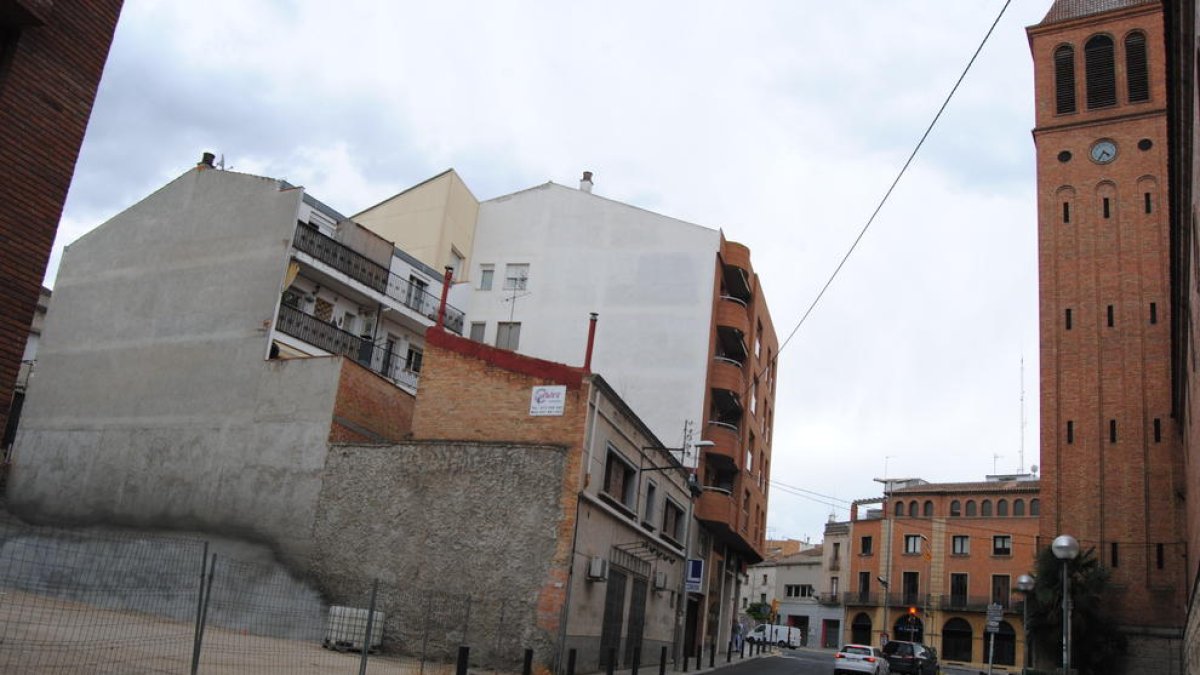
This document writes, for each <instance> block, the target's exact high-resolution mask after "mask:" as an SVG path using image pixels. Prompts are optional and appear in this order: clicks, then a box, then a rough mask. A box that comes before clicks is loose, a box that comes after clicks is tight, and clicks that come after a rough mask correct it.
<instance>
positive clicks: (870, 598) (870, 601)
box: [842, 591, 883, 607]
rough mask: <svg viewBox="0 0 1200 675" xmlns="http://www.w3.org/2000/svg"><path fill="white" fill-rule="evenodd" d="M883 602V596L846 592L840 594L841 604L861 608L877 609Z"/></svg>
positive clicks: (864, 592)
mask: <svg viewBox="0 0 1200 675" xmlns="http://www.w3.org/2000/svg"><path fill="white" fill-rule="evenodd" d="M881 602H883V594H881V593H868V592H866V591H846V592H845V593H842V603H843V604H846V605H857V606H861V607H879V606H880V603H881Z"/></svg>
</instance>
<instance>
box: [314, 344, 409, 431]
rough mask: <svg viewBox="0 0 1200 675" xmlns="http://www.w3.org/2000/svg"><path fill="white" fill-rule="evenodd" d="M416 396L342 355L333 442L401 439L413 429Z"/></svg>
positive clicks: (334, 408) (331, 429) (334, 412)
mask: <svg viewBox="0 0 1200 675" xmlns="http://www.w3.org/2000/svg"><path fill="white" fill-rule="evenodd" d="M415 403H416V399H415V398H414V397H413V395H412V394H410V393H408V392H406V391H404V390H403V389H400V388H399V387H397V386H396V385H394V384H392V383H391V382H388V381H387V380H385V379H384V378H382V377H380V376H379V375H376V374H375V373H373V372H371V371H370V370H368V369H366V368H364V367H362V366H360V365H359V364H357V363H355V362H354V361H352V360H350V359H346V358H343V359H342V370H341V376H340V377H339V378H338V389H337V398H336V399H335V400H334V403H333V423H332V424H331V425H330V428H329V441H330V442H331V443H399V442H400V441H403V440H404V439H406V438H408V437H409V436H410V432H411V431H412V419H413V408H414V405H415Z"/></svg>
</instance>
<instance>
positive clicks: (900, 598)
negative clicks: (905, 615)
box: [887, 593, 932, 607]
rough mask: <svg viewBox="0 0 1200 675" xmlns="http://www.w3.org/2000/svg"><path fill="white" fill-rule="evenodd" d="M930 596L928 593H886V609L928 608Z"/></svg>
mask: <svg viewBox="0 0 1200 675" xmlns="http://www.w3.org/2000/svg"><path fill="white" fill-rule="evenodd" d="M931 599H932V596H931V595H929V594H928V593H888V594H887V603H888V607H928V606H929V601H930V600H931Z"/></svg>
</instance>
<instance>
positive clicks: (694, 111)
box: [47, 0, 1051, 540]
mask: <svg viewBox="0 0 1200 675" xmlns="http://www.w3.org/2000/svg"><path fill="white" fill-rule="evenodd" d="M1003 4H1004V0H936V1H935V0H905V1H904V2H895V1H894V0H858V1H855V2H833V3H830V2H820V3H818V2H813V1H811V0H805V1H797V0H787V1H782V2H749V3H728V2H708V1H697V0H692V1H690V2H686V3H685V2H645V1H644V0H642V1H639V2H623V1H619V0H618V1H612V0H608V1H605V2H591V3H581V2H570V3H568V2H499V3H496V2H484V1H482V0H480V1H478V2H441V3H419V4H418V3H412V2H384V1H383V0H379V1H377V2H349V1H344V2H338V3H328V2H317V1H315V0H314V1H312V2H304V1H297V2H253V3H251V2H245V1H244V0H228V1H216V0H204V1H199V0H197V1H189V2H183V1H165V0H164V1H150V0H126V3H125V8H124V11H123V12H122V15H121V21H120V23H119V25H118V27H117V33H116V38H115V39H114V41H113V45H112V51H111V53H110V55H109V60H108V67H107V70H106V71H105V74H104V78H103V80H102V82H101V85H100V91H99V94H98V96H97V98H96V104H95V109H94V112H93V116H92V120H91V124H90V126H89V129H88V133H87V136H86V138H85V140H84V144H83V149H82V152H81V154H80V157H79V164H78V167H77V170H76V174H75V180H74V183H73V184H72V186H71V192H70V195H69V197H68V200H67V204H66V210H65V213H64V216H63V221H62V224H61V226H60V229H59V236H58V242H57V243H56V245H55V254H54V257H53V259H52V263H51V270H50V272H49V274H48V276H47V284H48V285H53V278H54V273H55V268H56V266H57V261H58V259H59V251H60V249H61V246H62V245H63V244H65V243H69V242H70V241H72V240H74V239H76V238H78V237H79V236H80V235H81V234H83V233H84V232H87V231H88V230H90V229H91V228H93V227H95V226H96V225H98V224H100V223H102V222H103V221H104V220H106V219H107V218H109V217H111V216H112V215H114V214H116V213H118V212H119V211H121V210H123V209H125V208H127V207H128V206H130V205H131V204H133V203H134V202H136V201H138V200H139V199H141V198H143V197H145V196H146V195H148V194H149V193H150V192H152V191H154V190H155V189H157V188H158V187H160V186H161V185H162V184H164V183H165V182H167V181H168V180H170V179H172V178H174V177H176V176H177V175H179V174H180V173H182V172H183V171H185V170H187V169H188V168H190V167H191V166H193V165H194V164H195V162H196V161H197V160H198V159H199V157H200V154H201V152H203V151H206V150H210V151H213V152H216V153H218V154H219V155H223V156H224V158H225V161H226V164H227V165H229V166H232V167H233V168H234V169H236V170H238V171H246V172H249V173H257V174H262V175H268V176H273V177H278V178H286V179H287V180H289V181H291V182H292V183H296V184H300V185H304V186H305V187H306V188H307V189H308V191H309V192H310V193H312V194H313V195H314V196H316V197H317V198H319V199H321V200H322V201H324V202H326V203H327V204H329V205H331V206H333V207H334V208H336V209H338V210H340V211H342V212H343V213H346V214H351V213H355V212H357V211H359V210H360V209H362V208H365V207H367V206H369V205H371V204H374V203H376V202H377V201H379V200H381V199H383V198H386V197H387V196H390V195H391V194H394V193H396V192H398V191H399V190H401V189H403V188H406V187H408V186H410V185H412V184H414V183H417V182H419V181H421V180H424V179H425V178H428V177H429V176H432V175H434V174H436V173H438V172H440V171H442V170H444V169H446V168H449V167H454V168H455V169H457V170H458V172H459V173H460V174H461V175H462V177H463V179H464V180H465V181H466V182H467V184H468V185H469V186H470V188H471V189H472V191H473V192H474V193H475V195H476V196H477V197H479V198H480V199H489V198H491V197H495V196H498V195H502V194H505V193H508V192H512V191H515V190H519V189H523V188H526V187H530V186H532V185H536V184H540V183H543V182H545V181H547V180H552V181H555V182H558V183H561V184H564V185H576V184H577V181H578V180H579V175H580V173H581V172H582V171H583V170H585V169H587V170H590V171H593V172H595V181H596V187H595V192H596V193H597V194H601V195H603V196H605V197H609V198H613V199H617V200H621V201H625V202H628V203H631V204H634V205H636V206H639V207H642V208H646V209H651V210H654V211H657V212H660V213H663V214H666V215H669V216H673V217H676V218H680V219H683V220H687V221H691V222H694V223H697V224H700V225H705V226H709V227H714V228H721V229H722V230H724V232H725V235H726V237H727V238H729V239H731V240H733V241H739V242H742V243H744V244H746V245H748V246H749V247H750V248H751V251H752V256H753V263H754V266H755V269H756V270H757V271H758V273H759V275H760V277H761V279H762V284H763V288H764V290H765V292H766V294H767V297H768V300H769V304H770V308H771V314H772V316H773V318H774V321H775V326H776V330H777V332H778V333H779V337H780V340H781V341H782V340H783V339H784V338H785V337H786V336H787V334H788V333H789V332H791V330H792V328H793V327H794V326H795V325H796V322H797V321H798V320H799V318H800V316H801V314H802V313H803V312H804V310H805V308H807V307H808V305H809V303H811V302H812V300H813V298H814V297H815V296H816V294H817V292H818V291H819V289H820V287H821V285H822V284H823V283H824V282H825V279H826V278H827V277H828V276H829V274H830V273H831V272H832V270H833V269H834V267H835V266H836V264H837V262H838V260H839V259H840V257H841V256H842V255H843V253H844V252H845V251H846V249H847V247H848V246H849V245H850V243H851V242H852V241H853V239H854V238H855V236H856V235H857V233H858V230H859V229H860V228H861V227H862V226H863V224H864V223H865V222H866V219H867V217H868V216H869V215H870V213H871V211H872V210H873V209H874V207H875V205H876V203H877V202H878V200H879V199H880V198H881V197H882V195H883V193H884V191H885V190H886V189H887V186H888V184H889V183H890V182H891V180H892V179H893V177H894V176H895V173H896V172H897V170H898V169H899V168H900V166H901V165H902V164H903V162H904V160H905V158H906V157H907V155H908V153H909V152H910V151H911V150H912V148H913V146H914V144H915V143H916V141H917V139H918V138H919V137H920V135H921V133H922V132H923V131H924V129H925V127H926V126H927V125H928V123H929V122H930V120H931V119H932V118H933V115H934V113H935V112H936V111H937V109H938V106H939V105H940V104H941V102H942V100H943V98H944V97H945V95H946V94H947V93H948V92H949V90H950V88H951V86H952V85H953V84H954V81H955V79H956V78H957V77H958V75H959V73H960V71H961V69H962V68H963V66H964V65H965V64H966V62H967V60H968V59H969V58H970V56H971V53H972V52H973V51H974V49H975V47H976V46H977V44H978V42H979V41H980V40H981V39H982V37H983V35H984V34H985V33H986V31H987V29H988V27H989V26H990V25H991V23H992V21H993V20H994V19H995V17H996V15H997V14H998V13H999V11H1000V8H1001V6H1002V5H1003ZM1050 4H1051V0H1015V1H1014V2H1013V3H1012V5H1011V6H1010V7H1009V8H1008V11H1007V13H1006V14H1005V16H1004V18H1003V19H1002V20H1001V22H1000V24H999V26H998V27H997V29H996V32H995V33H994V34H993V36H992V38H991V40H990V42H989V43H988V45H987V46H986V47H985V48H984V50H983V53H982V54H981V55H980V57H979V60H978V61H977V62H976V64H975V66H974V69H973V70H972V72H971V73H970V74H969V75H968V76H967V79H966V81H965V83H964V84H963V86H962V88H961V89H960V90H959V92H958V94H957V96H956V98H955V99H954V101H953V102H952V103H951V104H950V107H949V108H948V109H947V111H946V113H945V114H944V116H943V118H942V120H941V122H940V123H939V125H938V126H937V128H936V129H935V130H934V132H933V134H932V135H931V137H930V139H929V140H928V141H927V143H926V145H925V147H924V149H923V150H922V152H921V154H920V155H919V156H918V158H917V160H916V161H915V163H914V164H913V166H912V168H911V169H910V171H909V173H908V175H907V176H906V177H905V179H904V180H903V182H902V183H901V184H900V186H899V188H898V189H897V190H896V192H895V193H894V194H893V195H892V198H891V200H890V201H889V203H888V204H887V205H886V206H885V208H884V210H883V211H882V213H881V214H880V216H879V218H878V219H877V220H876V222H875V224H874V225H873V226H872V228H871V230H870V231H869V232H868V233H867V236H866V237H865V239H864V240H863V242H862V244H861V245H860V247H859V249H858V251H857V252H856V253H855V254H854V256H853V257H852V258H851V259H850V261H849V263H847V265H846V266H845V268H844V269H843V270H842V273H841V275H840V276H839V277H838V279H837V280H836V281H835V282H834V284H833V286H832V287H831V289H830V290H829V292H828V293H827V294H826V295H825V297H824V299H823V300H822V302H821V304H820V305H818V307H817V309H816V310H815V311H814V312H813V314H812V316H811V317H810V318H809V319H808V321H807V322H806V323H805V324H804V326H803V327H802V328H801V329H800V331H799V332H798V333H797V334H796V337H795V338H794V339H793V340H792V342H791V343H790V344H789V345H788V346H787V348H786V349H784V351H783V352H782V354H781V358H780V364H779V385H778V387H779V388H778V393H777V402H776V410H777V412H776V428H775V436H774V449H773V453H774V459H773V462H772V480H773V483H774V485H773V487H772V489H771V492H770V496H769V498H770V512H769V518H768V534H769V536H772V537H797V538H803V537H810V538H812V539H814V540H819V539H820V537H821V532H822V528H823V523H824V522H825V521H826V520H827V519H828V518H829V517H830V515H831V514H833V515H834V516H835V517H837V518H838V519H845V518H847V517H848V510H847V503H848V502H849V500H852V499H857V498H862V497H869V496H873V495H877V494H879V490H880V486H879V485H878V484H876V483H874V482H872V479H873V478H875V477H881V476H883V475H884V473H885V471H886V472H887V473H888V474H889V475H891V476H893V477H895V476H900V475H904V476H918V477H921V478H924V479H926V480H930V481H964V480H982V479H983V477H984V475H985V474H988V473H992V471H993V469H996V470H998V471H1001V472H1013V471H1016V470H1017V469H1018V467H1019V453H1020V448H1021V445H1022V436H1024V447H1025V462H1024V465H1025V467H1026V468H1028V467H1029V466H1030V465H1032V464H1036V463H1037V462H1038V451H1037V443H1038V440H1037V439H1038V433H1037V429H1038V419H1037V418H1038V415H1037V411H1038V396H1037V390H1038V376H1037V363H1038V359H1037V356H1038V353H1037V351H1038V342H1037V264H1036V262H1037V258H1036V255H1037V251H1036V245H1037V240H1036V225H1037V221H1036V215H1035V204H1034V198H1035V183H1034V181H1035V171H1034V155H1033V143H1032V139H1031V136H1030V129H1031V127H1032V125H1033V120H1034V116H1033V97H1032V73H1033V68H1032V64H1031V61H1030V57H1029V48H1028V43H1027V41H1026V37H1025V30H1024V29H1025V27H1026V26H1028V25H1032V24H1034V23H1037V22H1038V21H1040V20H1041V19H1042V17H1043V16H1044V14H1045V12H1046V11H1047V9H1048V8H1049V6H1050ZM1022 356H1024V360H1025V370H1024V372H1025V376H1024V389H1025V410H1026V417H1027V423H1026V425H1025V427H1024V433H1023V434H1022V426H1021V403H1020V398H1021V389H1022V380H1021V370H1020V369H1021V365H1020V364H1021V359H1022ZM996 455H999V457H998V458H997V457H996ZM793 488H798V489H800V490H808V491H813V492H816V493H820V494H822V495H828V496H829V497H831V498H833V499H823V498H819V497H818V498H815V499H816V500H814V498H813V497H812V495H807V496H801V495H800V494H796V493H795V490H793ZM801 494H803V493H801Z"/></svg>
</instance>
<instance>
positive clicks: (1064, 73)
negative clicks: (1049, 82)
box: [1054, 45, 1075, 115]
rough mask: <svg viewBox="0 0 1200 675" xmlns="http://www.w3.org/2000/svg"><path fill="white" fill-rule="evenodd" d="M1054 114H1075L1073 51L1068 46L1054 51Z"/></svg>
mask: <svg viewBox="0 0 1200 675" xmlns="http://www.w3.org/2000/svg"><path fill="white" fill-rule="evenodd" d="M1054 112H1055V113H1057V114H1059V115H1061V114H1063V113H1073V112H1075V49H1074V48H1072V47H1071V46H1070V45H1063V46H1061V47H1059V48H1058V49H1055V50H1054Z"/></svg>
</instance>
